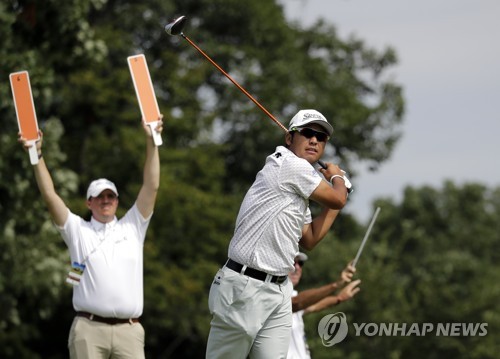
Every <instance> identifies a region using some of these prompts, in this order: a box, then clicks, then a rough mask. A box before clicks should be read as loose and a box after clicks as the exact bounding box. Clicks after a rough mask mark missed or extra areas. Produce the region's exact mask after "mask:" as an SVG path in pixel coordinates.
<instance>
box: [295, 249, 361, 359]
mask: <svg viewBox="0 0 500 359" xmlns="http://www.w3.org/2000/svg"><path fill="white" fill-rule="evenodd" d="M307 259H308V257H307V255H306V254H305V253H299V254H298V255H297V257H295V270H293V271H291V272H290V274H288V276H289V278H290V281H291V282H292V284H293V287H294V291H293V294H292V311H293V315H292V319H293V321H292V336H291V339H290V347H289V350H288V356H287V359H310V358H311V355H310V352H309V346H308V345H307V339H306V333H305V330H304V320H303V318H302V317H303V316H304V315H305V314H308V313H313V312H319V311H321V310H324V309H326V308H330V307H332V306H335V305H338V304H340V303H342V302H345V301H346V300H349V299H351V298H352V297H354V296H355V295H356V293H358V292H359V291H360V288H359V287H358V285H359V284H360V283H361V280H359V279H357V280H355V281H352V276H353V275H354V273H355V272H356V268H354V267H353V266H352V265H351V264H348V265H347V266H346V268H345V269H344V270H343V271H342V273H341V274H340V278H339V279H338V280H337V281H336V282H333V283H329V284H326V285H324V286H322V287H319V288H312V289H307V290H304V291H302V292H297V290H295V288H296V287H297V285H298V284H299V282H300V279H301V277H302V268H303V266H304V263H305V262H306V261H307ZM346 283H349V284H347V285H346V286H344V285H345V284H346ZM342 287H343V288H342ZM340 288H342V290H341V291H340V293H339V294H337V295H332V294H333V293H334V292H336V291H337V290H338V289H340Z"/></svg>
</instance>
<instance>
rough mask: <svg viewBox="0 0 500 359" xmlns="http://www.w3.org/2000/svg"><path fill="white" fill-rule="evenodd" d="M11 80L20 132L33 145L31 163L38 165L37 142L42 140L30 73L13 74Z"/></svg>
mask: <svg viewBox="0 0 500 359" xmlns="http://www.w3.org/2000/svg"><path fill="white" fill-rule="evenodd" d="M9 78H10V85H11V87H12V96H13V97H14V106H15V108H16V116H17V124H18V125H19V132H21V135H22V136H23V137H24V138H25V139H26V140H27V143H28V144H30V145H31V146H30V147H29V155H30V162H31V164H32V165H36V164H37V163H38V154H37V149H36V141H38V140H39V139H40V135H39V133H38V121H37V118H36V112H35V104H34V103H33V94H32V93H31V85H30V77H29V75H28V71H19V72H14V73H11V74H10V76H9Z"/></svg>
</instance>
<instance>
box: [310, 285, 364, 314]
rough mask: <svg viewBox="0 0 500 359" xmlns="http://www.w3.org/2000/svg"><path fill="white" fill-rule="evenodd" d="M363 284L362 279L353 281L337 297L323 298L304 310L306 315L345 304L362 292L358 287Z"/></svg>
mask: <svg viewBox="0 0 500 359" xmlns="http://www.w3.org/2000/svg"><path fill="white" fill-rule="evenodd" d="M360 283H361V280H360V279H356V280H355V281H352V282H351V283H349V284H348V285H346V286H345V287H344V288H342V290H341V291H340V293H339V294H337V295H331V296H328V297H326V298H323V299H322V300H320V301H318V302H317V303H315V304H313V305H310V306H309V307H307V308H306V309H305V310H304V314H307V313H314V312H319V311H321V310H323V309H326V308H330V307H333V306H334V305H338V304H340V303H342V302H345V301H347V300H349V299H351V298H352V297H354V296H355V295H356V293H358V292H359V291H360V288H359V287H358V285H359V284H360Z"/></svg>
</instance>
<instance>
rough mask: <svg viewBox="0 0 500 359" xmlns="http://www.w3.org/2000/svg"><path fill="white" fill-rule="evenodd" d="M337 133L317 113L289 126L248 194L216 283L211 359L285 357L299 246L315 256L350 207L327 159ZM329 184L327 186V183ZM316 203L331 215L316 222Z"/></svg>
mask: <svg viewBox="0 0 500 359" xmlns="http://www.w3.org/2000/svg"><path fill="white" fill-rule="evenodd" d="M332 133H333V128H332V126H331V125H330V124H329V123H328V121H327V120H326V118H325V117H324V116H323V115H322V114H321V113H319V112H318V111H316V110H301V111H299V112H298V113H297V114H296V115H295V116H294V117H293V118H292V120H291V121H290V124H289V128H288V132H287V134H286V135H285V142H286V146H278V147H277V148H276V151H275V152H274V153H273V154H271V155H270V156H268V157H267V159H266V162H265V165H264V167H263V168H262V170H261V171H260V172H259V173H258V174H257V177H256V179H255V182H254V183H253V184H252V186H251V187H250V189H249V190H248V192H247V194H246V196H245V198H244V200H243V202H242V204H241V207H240V211H239V214H238V217H237V219H236V225H235V232H234V235H233V238H232V239H231V242H230V244H229V253H228V256H229V259H228V260H227V262H226V263H225V265H224V266H223V268H222V269H220V270H219V271H218V272H217V274H216V275H215V278H214V280H213V283H212V286H211V288H210V294H209V303H208V305H209V309H210V312H211V313H212V315H213V316H212V320H211V323H210V325H211V329H210V333H209V337H208V343H207V351H206V357H207V358H230V359H235V358H242V359H243V358H247V357H250V358H269V359H277V358H286V355H287V352H288V345H289V341H290V330H291V324H292V301H291V295H292V290H293V286H292V283H291V282H290V280H288V273H289V272H291V271H292V270H294V259H295V257H296V255H297V254H298V253H299V245H301V246H302V247H303V248H305V249H307V250H310V249H312V248H314V247H315V246H316V245H317V244H318V243H319V242H320V241H321V240H322V239H323V237H324V236H325V235H326V233H327V232H328V230H329V229H330V226H331V225H332V223H333V221H334V220H335V218H336V216H337V214H338V211H339V210H340V209H342V208H343V207H344V205H345V204H346V201H347V188H346V185H350V183H349V182H348V180H347V178H346V177H345V175H344V172H343V171H342V170H341V169H340V168H339V167H338V166H337V165H335V164H332V163H328V164H327V166H326V169H320V170H319V171H320V172H321V174H322V175H323V176H324V178H323V176H321V175H320V174H319V173H318V172H317V170H316V169H315V168H314V167H313V165H314V164H315V163H316V162H317V161H318V160H319V159H320V158H321V156H322V155H323V152H324V150H325V146H326V143H327V141H328V139H329V138H330V136H331V135H332ZM325 179H326V180H325ZM309 200H313V201H315V202H318V203H319V204H320V205H322V206H323V207H324V208H323V210H322V211H321V213H320V214H319V215H318V216H317V217H316V218H314V219H312V218H311V212H310V209H309Z"/></svg>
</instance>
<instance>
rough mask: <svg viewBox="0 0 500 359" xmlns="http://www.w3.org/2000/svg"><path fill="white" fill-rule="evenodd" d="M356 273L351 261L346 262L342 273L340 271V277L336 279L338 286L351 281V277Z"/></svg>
mask: <svg viewBox="0 0 500 359" xmlns="http://www.w3.org/2000/svg"><path fill="white" fill-rule="evenodd" d="M354 273H356V268H355V267H354V266H353V265H352V261H351V262H349V264H347V266H346V267H345V268H344V270H343V271H342V273H340V278H339V280H338V281H337V284H338V286H339V287H342V286H344V285H345V284H346V283H350V282H351V281H352V277H353V276H354Z"/></svg>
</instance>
